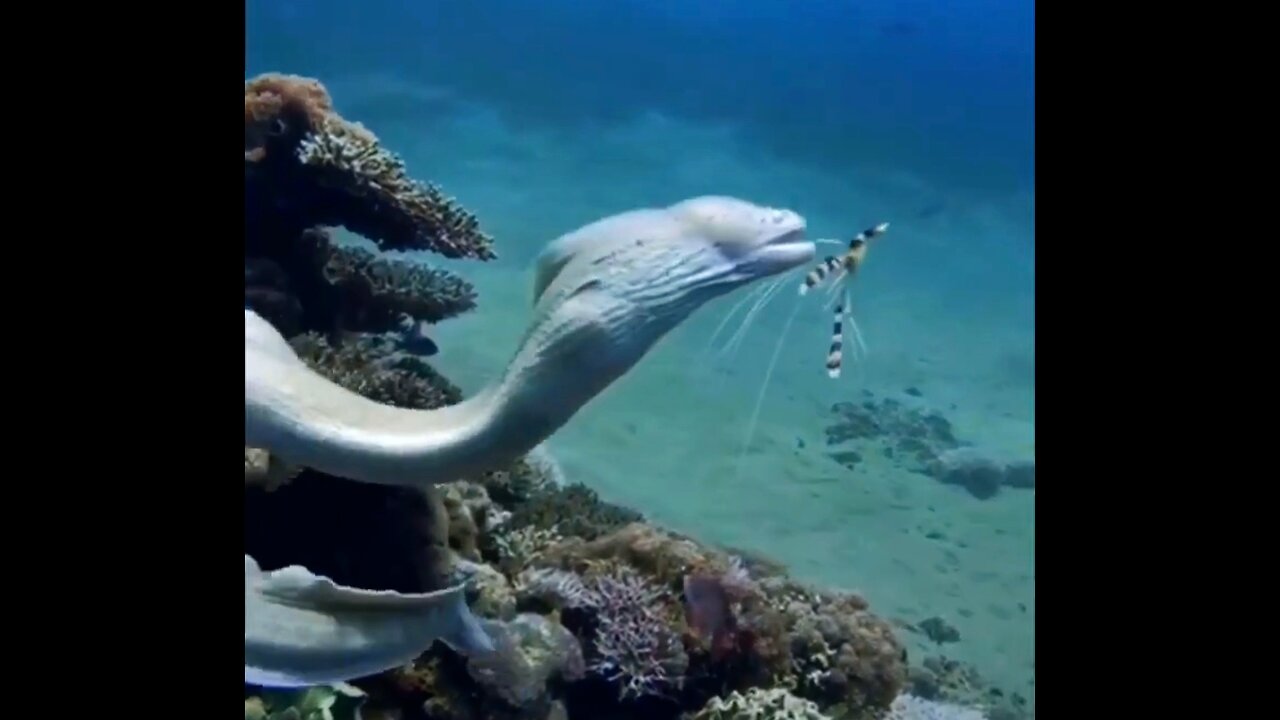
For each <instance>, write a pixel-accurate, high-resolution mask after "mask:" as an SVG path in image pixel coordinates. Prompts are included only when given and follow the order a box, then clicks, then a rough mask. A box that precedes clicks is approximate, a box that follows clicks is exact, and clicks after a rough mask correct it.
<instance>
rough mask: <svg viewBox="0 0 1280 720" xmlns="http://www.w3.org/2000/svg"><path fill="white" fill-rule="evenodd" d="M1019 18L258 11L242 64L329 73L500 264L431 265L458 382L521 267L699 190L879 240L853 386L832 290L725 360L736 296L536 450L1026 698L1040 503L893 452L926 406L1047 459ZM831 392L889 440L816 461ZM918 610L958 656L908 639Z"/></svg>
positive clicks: (507, 348)
mask: <svg viewBox="0 0 1280 720" xmlns="http://www.w3.org/2000/svg"><path fill="white" fill-rule="evenodd" d="M1033 26H1034V9H1033V4H1032V3H1031V2H1030V0H959V1H957V2H941V0H916V1H912V2H874V3H873V2H860V3H854V2H837V1H831V2H794V1H793V2H782V1H781V0H750V1H745V0H744V1H741V2H725V1H721V0H713V1H708V0H704V1H702V2H697V3H694V2H689V1H686V2H674V1H672V2H662V1H659V0H647V1H640V0H611V1H610V2H603V1H600V2H587V1H585V0H581V1H578V2H572V1H570V0H541V1H537V2H535V1H532V0H530V1H527V2H517V1H516V0H490V1H488V2H466V3H464V2H443V1H422V2H407V1H406V0H400V1H399V2H391V1H389V0H377V1H373V2H362V3H351V2H337V1H336V0H323V1H321V0H317V1H314V2H303V1H302V0H292V1H285V0H273V1H270V2H268V1H267V0H250V1H249V2H247V4H246V31H247V32H246V77H251V76H253V75H256V74H258V73H262V72H286V73H296V74H300V75H306V76H310V77H315V78H317V79H319V80H321V81H322V82H323V83H324V84H325V86H326V87H327V88H328V90H329V92H330V94H331V95H332V96H333V98H334V103H335V106H336V109H337V110H338V111H339V112H340V113H341V114H342V115H343V116H344V117H346V118H348V119H351V120H357V121H360V122H362V123H364V124H365V125H367V126H368V127H370V128H371V129H373V130H374V131H375V132H376V133H377V134H378V136H379V138H380V139H381V140H382V142H383V143H384V144H385V145H386V146H387V147H389V148H391V149H393V150H395V151H396V152H397V153H398V154H400V155H401V156H402V157H403V158H404V160H405V161H406V163H407V166H408V169H409V171H410V174H412V175H414V176H415V177H419V178H422V179H427V180H430V181H432V182H434V183H438V184H440V185H441V186H442V187H443V189H444V190H445V191H446V192H447V193H449V194H450V195H453V196H456V197H457V198H458V200H459V201H460V202H461V203H462V204H463V205H465V206H466V207H467V208H468V209H469V210H471V211H473V212H474V213H475V214H476V215H477V216H478V217H479V218H480V219H481V222H482V224H483V226H484V227H485V229H486V230H487V231H488V232H489V233H490V234H492V235H493V237H494V238H495V243H496V247H497V250H498V252H499V255H500V257H499V259H498V260H496V261H494V262H490V263H483V264H481V263H475V262H467V261H461V262H453V261H442V260H441V259H440V258H438V257H435V256H426V255H424V256H423V258H422V259H423V260H424V261H427V262H431V263H435V264H440V265H443V266H445V267H448V268H450V269H452V270H455V271H456V272H458V273H459V274H460V275H462V276H464V277H466V278H467V279H468V280H470V281H471V282H472V283H474V284H475V286H476V288H477V291H478V294H479V307H478V308H477V310H475V311H474V312H471V313H468V314H466V315H464V316H462V317H459V318H457V319H454V320H449V321H447V322H445V323H442V324H441V325H440V326H439V327H438V328H437V329H435V333H436V334H435V336H434V339H436V340H437V342H438V343H439V345H440V348H441V351H440V354H439V355H438V356H437V357H435V358H433V359H432V362H433V363H434V364H435V365H436V366H437V367H438V368H440V369H441V370H442V371H443V372H444V373H445V374H446V375H448V376H449V377H450V378H451V379H452V380H454V381H455V382H456V383H458V384H459V385H460V386H461V387H462V388H463V390H464V391H467V392H470V391H474V390H475V389H477V388H479V387H480V386H481V385H482V384H483V383H484V382H486V381H487V380H489V379H491V378H492V377H494V376H495V375H496V374H497V373H498V372H499V371H500V370H501V368H502V367H503V365H504V364H505V363H506V361H507V360H508V359H509V357H510V353H511V351H512V349H513V347H514V344H515V341H516V338H517V336H518V335H519V333H520V331H521V330H522V329H523V328H524V325H525V323H526V321H527V318H528V311H529V298H530V290H529V283H530V278H529V274H528V267H529V264H530V262H531V261H532V260H533V258H534V257H535V256H536V254H537V253H538V251H539V250H540V249H541V248H542V246H543V245H545V244H546V243H547V242H548V241H549V240H551V239H552V238H554V237H556V236H558V235H560V234H561V233H564V232H566V231H569V230H572V229H574V228H576V227H578V226H580V225H583V224H585V223H587V222H590V221H592V220H595V219H598V218H601V217H604V216H607V215H610V214H612V213H616V212H620V211H623V210H627V209H631V208H637V207H650V206H661V205H666V204H669V203H672V202H675V201H678V200H680V199H683V198H686V197H691V196H696V195H702V194H725V195H734V196H738V197H742V198H745V199H749V200H752V201H754V202H758V203H761V204H767V205H774V206H783V207H788V208H791V209H794V210H796V211H797V212H799V213H801V214H803V215H804V216H805V218H806V219H807V221H808V227H809V234H810V236H811V237H820V238H837V239H840V240H842V241H847V240H848V239H849V238H851V237H852V236H853V235H854V234H855V233H857V232H858V231H860V230H862V229H864V228H867V227H870V226H872V225H875V224H876V223H880V222H889V223H890V224H891V225H890V229H889V231H888V233H887V234H886V235H885V236H884V237H883V238H880V239H877V240H876V241H874V245H873V246H872V248H871V252H870V254H869V257H868V259H867V262H866V264H865V266H864V267H863V268H862V269H861V270H860V272H859V275H858V278H857V280H856V282H855V283H853V284H852V285H851V288H852V297H853V313H854V317H855V318H856V321H857V325H858V327H859V329H860V331H861V334H862V336H863V338H864V339H865V341H866V344H867V347H868V353H867V356H866V357H865V359H861V360H858V361H854V360H852V359H851V358H850V357H849V352H848V350H846V353H845V358H846V366H845V368H844V372H843V375H842V377H840V378H839V379H835V380H833V379H831V378H828V377H827V375H826V372H825V370H824V360H825V358H826V352H827V346H828V344H829V342H830V334H831V315H830V312H829V311H828V310H827V309H826V302H825V300H826V294H825V293H823V292H820V291H819V292H815V293H813V294H811V295H810V296H806V297H805V298H804V299H799V298H798V297H797V294H796V293H795V292H794V291H793V290H792V289H791V288H790V286H788V287H787V288H785V289H784V291H782V292H779V293H778V295H777V296H776V297H775V298H774V299H773V300H772V301H771V302H770V303H769V304H768V305H767V306H765V307H764V308H763V309H762V310H761V311H760V312H759V313H758V315H756V316H755V318H754V320H753V321H752V322H751V324H750V327H749V328H747V329H746V333H745V335H743V337H742V338H741V343H740V344H739V345H738V346H737V347H736V348H728V347H727V345H728V344H729V338H730V336H731V335H732V334H733V333H734V332H736V331H737V330H738V328H739V323H740V320H741V317H740V315H739V316H738V317H735V318H734V319H731V320H730V321H729V322H728V324H727V331H725V332H724V333H723V334H722V335H721V336H720V337H719V338H717V340H716V341H715V342H709V340H710V338H711V335H712V333H713V331H714V330H715V329H716V328H717V326H719V325H720V323H721V321H722V320H724V318H725V315H726V313H728V312H729V310H730V308H731V307H732V306H733V305H734V304H735V303H736V302H737V301H738V300H739V299H741V294H739V295H734V296H732V297H729V298H725V299H723V300H720V301H717V302H715V303H713V304H712V305H711V306H709V307H706V308H704V309H703V310H701V311H700V312H699V313H698V314H697V315H696V316H695V317H694V318H693V319H691V320H690V321H689V322H688V323H686V324H685V325H683V326H681V327H680V328H679V329H678V330H677V331H676V332H675V333H674V334H673V335H672V336H671V337H669V338H668V339H667V340H666V341H665V342H664V343H662V344H661V346H660V347H659V348H657V349H656V350H655V351H654V352H653V353H652V354H651V355H650V356H649V357H647V358H646V359H645V360H644V361H643V362H642V363H641V364H640V365H639V366H638V367H637V368H636V369H635V370H634V371H632V372H631V373H629V374H628V375H627V376H626V377H624V378H623V379H622V380H621V381H619V383H618V384H617V385H616V386H614V387H612V388H610V390H609V391H608V392H607V393H606V394H605V395H604V396H602V397H601V398H599V399H597V400H596V401H595V402H593V403H592V404H590V405H589V406H588V407H587V408H586V409H584V410H583V411H582V412H581V413H580V414H579V415H578V416H576V417H575V418H574V419H573V421H572V422H571V423H570V424H569V425H568V426H567V427H565V428H564V429H563V430H562V431H560V432H559V433H557V434H556V435H555V436H554V437H553V438H552V439H551V440H550V441H549V443H548V447H549V449H550V450H551V452H552V453H553V454H554V455H555V456H556V457H557V459H558V460H559V462H560V464H561V465H562V467H563V469H564V471H565V473H566V475H567V476H568V477H569V478H570V479H572V480H574V481H579V482H583V483H586V484H587V485H589V486H591V487H593V488H594V489H596V490H597V491H599V492H600V493H601V495H602V496H603V497H605V498H606V499H609V500H611V501H613V502H617V503H620V504H623V505H627V506H631V507H634V508H636V509H638V510H640V511H642V512H644V513H645V514H646V515H648V516H649V517H650V518H652V519H653V520H655V521H657V522H660V523H662V524H664V525H667V526H670V527H673V528H676V529H678V530H681V531H684V532H687V533H689V534H692V535H694V536H696V537H698V538H699V539H702V540H705V541H708V542H716V543H725V544H729V545H732V546H735V547H740V548H745V549H752V550H756V551H761V552H763V553H765V554H767V555H769V556H771V557H773V558H775V559H777V560H779V561H782V562H784V563H786V564H787V565H788V566H789V567H790V568H791V570H792V572H793V573H795V574H796V575H797V576H799V577H802V578H804V579H806V580H811V581H814V582H817V583H821V584H824V585H829V586H834V587H838V588H847V589H857V590H859V591H860V592H861V593H862V594H864V595H865V596H866V597H867V598H868V599H869V600H870V601H871V603H872V607H873V608H874V609H876V610H877V611H879V612H880V613H881V614H883V615H884V616H886V617H890V618H894V619H898V620H901V621H902V622H903V624H904V625H911V626H912V628H913V629H912V630H906V631H904V633H903V641H904V642H905V643H906V644H907V645H908V648H909V650H910V651H911V653H912V654H913V657H921V658H923V657H928V656H938V655H945V656H946V657H948V658H954V659H957V660H961V661H963V662H965V663H967V664H969V665H971V666H972V667H973V668H975V669H976V670H977V671H978V672H979V673H981V675H982V676H983V678H985V679H986V680H987V681H988V682H989V683H991V684H992V685H994V686H998V687H999V688H1001V689H1002V690H1003V691H1004V692H1005V693H1010V692H1018V693H1021V694H1023V695H1024V696H1027V697H1034V676H1035V671H1034V649H1035V633H1034V625H1035V585H1034V578H1035V564H1034V528H1035V520H1034V506H1035V499H1034V493H1035V491H1034V489H1033V488H1025V487H1009V486H1005V487H1001V488H1000V489H999V491H998V492H996V493H995V494H994V496H991V497H985V496H980V495H981V493H975V492H971V491H969V490H968V489H966V488H965V487H962V486H960V485H956V484H952V483H946V482H941V481H940V477H944V476H945V474H940V473H939V472H938V471H936V470H935V471H934V472H933V473H929V472H923V471H921V469H920V468H919V467H912V466H911V463H909V462H906V461H904V455H905V454H906V453H904V452H903V451H902V450H901V448H902V447H903V445H902V443H903V441H904V438H906V437H909V436H910V435H911V433H912V432H915V430H912V429H911V427H908V426H912V423H917V424H918V421H919V418H922V417H927V416H930V415H934V414H936V415H938V416H941V417H943V418H945V420H946V421H947V422H948V423H949V424H950V426H951V428H952V432H953V434H954V436H955V437H956V438H957V439H958V441H959V442H960V443H963V444H965V445H968V446H971V447H972V448H974V449H976V450H977V451H979V452H981V453H983V454H985V455H987V456H990V457H994V458H997V459H998V460H999V461H1000V462H1002V463H1007V462H1034V453H1035V437H1034V435H1035V303H1034V292H1035V272H1034V266H1035V232H1034V219H1035V180H1034V170H1035V163H1034V27H1033ZM838 249H839V248H836V247H834V246H833V247H832V248H830V249H829V250H830V251H832V252H834V251H835V250H838ZM822 250H823V248H820V251H822ZM794 281H795V283H796V284H797V285H798V283H799V276H797V277H796V278H795V279H794ZM797 303H799V307H798V308H797ZM793 312H794V320H793V321H792V322H791V323H790V324H788V319H789V318H792V317H793ZM784 328H785V329H786V330H787V331H786V333H785V335H784V333H783V330H784ZM780 338H781V339H780ZM779 344H780V349H779ZM775 351H776V362H774V358H775ZM771 364H773V365H774V367H773V368H772V372H771V373H769V377H770V380H769V383H768V385H767V387H765V389H764V393H763V396H761V395H760V393H761V388H762V386H763V383H764V379H765V376H766V373H767V371H768V370H769V369H770V368H769V366H770V365H771ZM885 401H890V402H889V404H888V405H886V404H885ZM757 402H759V403H760V404H759V410H758V416H757V420H756V422H755V423H754V424H753V423H752V418H753V416H755V414H756V411H757ZM837 403H855V404H859V405H860V404H862V403H870V406H868V407H867V408H865V409H864V410H863V411H860V412H861V413H862V414H861V415H859V417H870V418H871V419H872V420H878V425H879V427H878V429H876V430H875V432H873V433H872V437H869V438H863V439H861V440H854V441H846V442H839V443H834V444H829V442H828V434H827V430H828V428H830V427H832V426H833V425H836V424H838V423H839V422H840V418H839V417H838V416H837V414H836V413H834V412H833V409H832V408H833V406H834V405H836V404H837ZM894 403H896V405H895V404H894ZM899 417H902V418H908V419H906V420H902V421H901V422H898V421H897V420H893V418H899ZM911 418H915V419H916V420H911ZM912 427H914V426H912ZM886 446H888V447H890V448H891V450H892V449H893V448H897V449H898V452H897V453H896V454H895V455H894V456H893V457H890V456H889V455H887V454H886V452H885V450H884V448H885V447H886ZM842 452H844V453H847V452H856V453H857V454H858V455H857V459H856V460H851V459H850V458H849V456H847V455H846V456H843V460H844V464H842V462H841V461H840V460H841V458H839V457H833V455H837V454H839V453H842ZM849 465H852V467H849ZM932 617H938V618H942V619H943V620H945V621H946V623H947V624H949V625H950V626H952V627H954V628H955V629H956V630H958V632H959V636H960V638H959V640H958V641H956V642H947V643H945V644H939V643H937V642H935V641H933V640H931V639H929V638H928V637H927V636H926V634H925V633H923V632H919V631H918V630H917V629H915V628H918V626H919V624H920V623H921V622H922V621H924V620H926V619H927V618H932Z"/></svg>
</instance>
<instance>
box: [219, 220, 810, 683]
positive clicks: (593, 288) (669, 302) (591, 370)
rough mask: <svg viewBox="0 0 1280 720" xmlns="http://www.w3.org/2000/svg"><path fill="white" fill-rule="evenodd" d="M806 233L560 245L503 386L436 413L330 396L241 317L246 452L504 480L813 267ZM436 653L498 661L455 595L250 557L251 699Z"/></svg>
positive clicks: (359, 476) (656, 231) (359, 472)
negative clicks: (722, 310) (647, 363)
mask: <svg viewBox="0 0 1280 720" xmlns="http://www.w3.org/2000/svg"><path fill="white" fill-rule="evenodd" d="M804 231H805V222H804V219H803V218H801V217H800V216H799V215H797V214H796V213H794V212H791V211H789V210H779V209H773V208H765V207H760V206H757V205H754V204H752V203H749V202H746V201H743V200H737V199H734V198H727V197H701V198H694V199H691V200H686V201H684V202H680V203H677V204H675V205H672V206H670V207H666V208H655V209H643V210H633V211H630V212H624V213H621V214H618V215H614V216H611V217H608V218H605V219H603V220H599V221H597V222H594V223H592V224H590V225H587V226H585V227H582V228H580V229H578V230H576V231H574V232H571V233H569V234H567V235H564V236H562V237H560V238H559V239H557V240H555V241H553V242H552V243H551V244H550V245H549V246H548V247H547V248H546V250H544V251H543V253H542V255H541V256H540V257H539V258H538V261H537V267H536V270H535V276H534V298H533V299H534V308H533V317H532V319H531V321H530V323H529V326H528V328H527V329H526V331H525V333H524V335H523V337H521V338H520V341H519V344H518V348H517V350H516V353H515V356H514V357H513V358H512V360H511V362H510V363H509V364H508V366H507V368H506V370H505V371H504V372H503V374H502V376H501V377H500V378H499V379H498V380H497V381H496V382H494V383H493V384H491V385H490V386H489V387H487V388H486V389H484V390H483V391H481V392H480V393H478V394H477V395H476V396H475V397H472V398H469V399H467V400H465V401H463V402H461V403H458V404H457V405H454V406H451V407H446V408H441V409H438V410H409V409H402V408H395V407H391V406H389V405H383V404H380V403H376V402H374V401H372V400H368V399H366V398H364V397H362V396H360V395H357V394H356V393H353V392H351V391H349V390H347V389H345V388H343V387H341V386H339V385H337V384H335V383H333V382H330V381H329V380H327V379H325V378H324V377H322V376H320V375H319V374H317V373H316V372H314V371H313V370H311V369H310V368H309V367H307V365H306V364H305V363H303V362H302V360H300V359H299V358H298V356H297V355H296V354H295V353H294V352H293V349H292V348H291V347H290V346H289V343H288V342H286V341H285V339H284V337H282V336H281V335H280V333H279V332H277V331H276V330H275V328H273V327H272V326H271V325H270V324H268V323H267V322H266V321H265V320H263V319H262V318H261V317H260V316H258V315H257V314H255V313H254V312H252V311H251V310H245V315H244V392H245V394H244V416H245V418H244V419H245V438H244V439H245V446H246V447H252V448H262V449H265V450H267V451H268V452H270V453H271V454H272V456H273V458H278V459H279V460H280V461H281V462H283V463H287V464H288V465H290V466H304V467H310V468H314V469H316V470H319V471H321V472H324V473H327V474H329V475H334V476H337V477H342V478H347V479H350V480H356V481H362V482H370V483H381V484H387V485H405V486H413V487H422V486H425V485H429V484H433V483H440V482H449V481H452V480H456V479H459V478H462V477H466V476H468V475H474V474H476V473H479V472H483V471H487V470H493V469H500V468H503V467H506V466H508V465H509V464H510V463H511V462H512V461H514V460H516V459H518V458H519V457H521V456H523V455H525V454H526V453H528V452H529V451H530V450H532V449H533V448H534V447H535V446H537V445H538V444H539V443H541V442H542V441H543V440H545V439H546V438H547V437H548V436H550V435H551V434H552V433H553V432H555V431H556V430H557V429H558V428H560V427H561V426H562V425H564V424H565V423H566V422H568V420H569V419H570V418H571V417H573V415H574V413H576V412H577V411H578V410H579V409H580V408H582V407H583V406H584V405H585V404H586V403H587V402H589V401H590V400H591V399H592V398H594V397H595V396H596V395H598V394H599V393H600V392H601V391H603V390H604V389H605V388H606V387H608V386H609V385H610V384H611V383H613V381H615V380H617V379H618V378H619V377H621V376H622V375H623V374H624V373H626V372H627V371H628V370H630V369H631V368H632V367H633V366H634V365H635V364H636V363H637V362H639V360H640V359H641V358H642V357H644V355H645V354H646V353H647V352H648V351H649V350H650V349H651V348H652V347H653V346H654V344H655V343H657V342H658V340H660V339H661V338H662V337H663V336H664V335H666V334H667V333H668V332H669V331H670V330H672V329H673V328H675V327H676V326H677V325H679V324H680V323H681V322H683V321H684V320H685V319H686V318H688V317H689V316H690V315H691V314H692V313H693V312H694V311H695V310H697V309H698V308H699V307H701V306H702V305H703V304H705V303H706V302H707V301H709V300H711V299H713V298H715V297H718V296H720V295H723V294H724V293H727V292H729V291H731V290H734V289H735V288H738V287H741V286H743V285H746V284H748V283H751V282H753V281H756V280H760V279H762V278H766V277H771V276H775V275H778V274H779V273H783V272H786V271H788V270H791V269H792V268H795V267H797V266H800V265H803V264H806V263H809V262H811V261H812V260H813V258H814V245H813V243H811V242H809V241H807V240H805V239H804ZM246 458H247V456H246ZM246 463H248V460H247V459H246ZM246 467H248V465H246ZM246 472H247V471H246ZM436 639H440V640H442V641H444V642H446V643H448V644H450V645H452V646H453V647H454V648H455V649H457V650H459V651H460V652H463V653H475V652H484V651H487V650H489V649H490V648H491V647H492V643H491V641H490V640H489V638H488V637H487V636H486V635H485V633H484V631H483V630H482V629H481V628H480V627H479V625H478V623H477V622H476V619H475V618H474V617H473V616H472V615H471V614H470V612H469V611H468V609H467V606H466V602H465V600H464V599H463V588H462V587H461V586H458V587H454V588H449V589H446V590H441V591H438V592H434V593H423V594H413V595H407V594H401V593H396V592H391V591H369V590H359V589H355V588H346V587H341V586H338V585H336V584H335V583H333V582H332V581H331V580H329V579H328V578H323V577H318V576H316V575H313V574H311V573H310V572H309V571H307V570H306V569H304V568H301V567H297V566H294V567H288V568H284V569H281V570H276V571H274V572H268V573H264V572H262V570H261V569H260V568H259V567H258V565H257V563H255V562H254V560H253V559H252V558H250V557H249V556H247V555H246V556H245V682H246V683H250V684H254V685H267V686H284V687H290V686H302V685H316V684H322V683H333V682H339V681H346V680H350V679H354V678H356V677H361V676H364V675H370V674H374V673H378V672H381V671H384V670H387V669H390V668H393V667H397V666H400V665H403V664H405V663H407V662H409V661H410V660H412V659H413V658H414V657H416V656H417V655H418V654H420V653H421V652H422V651H423V650H425V649H426V648H427V647H429V646H430V645H431V643H432V642H434V641H435V640H436Z"/></svg>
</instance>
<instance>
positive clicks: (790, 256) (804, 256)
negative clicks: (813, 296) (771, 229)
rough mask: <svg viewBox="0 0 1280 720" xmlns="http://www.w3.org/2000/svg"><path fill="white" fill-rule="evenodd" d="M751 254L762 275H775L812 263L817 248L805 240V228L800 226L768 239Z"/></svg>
mask: <svg viewBox="0 0 1280 720" xmlns="http://www.w3.org/2000/svg"><path fill="white" fill-rule="evenodd" d="M753 254H754V256H755V257H754V258H753V260H755V261H756V263H758V264H759V266H760V268H761V270H762V271H763V274H765V275H776V274H777V273H780V272H786V271H788V270H790V269H792V268H794V267H796V266H798V265H803V264H805V263H809V262H812V261H813V258H814V257H815V256H816V254H817V248H816V246H815V245H814V244H813V243H812V242H810V241H809V240H806V239H805V227H804V226H803V225H801V226H800V227H797V228H793V229H791V230H788V231H786V232H784V233H782V234H780V235H776V236H774V237H772V238H770V239H769V240H768V241H767V242H766V243H765V244H764V245H762V246H760V248H759V249H758V250H756V252H755V253H753Z"/></svg>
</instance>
